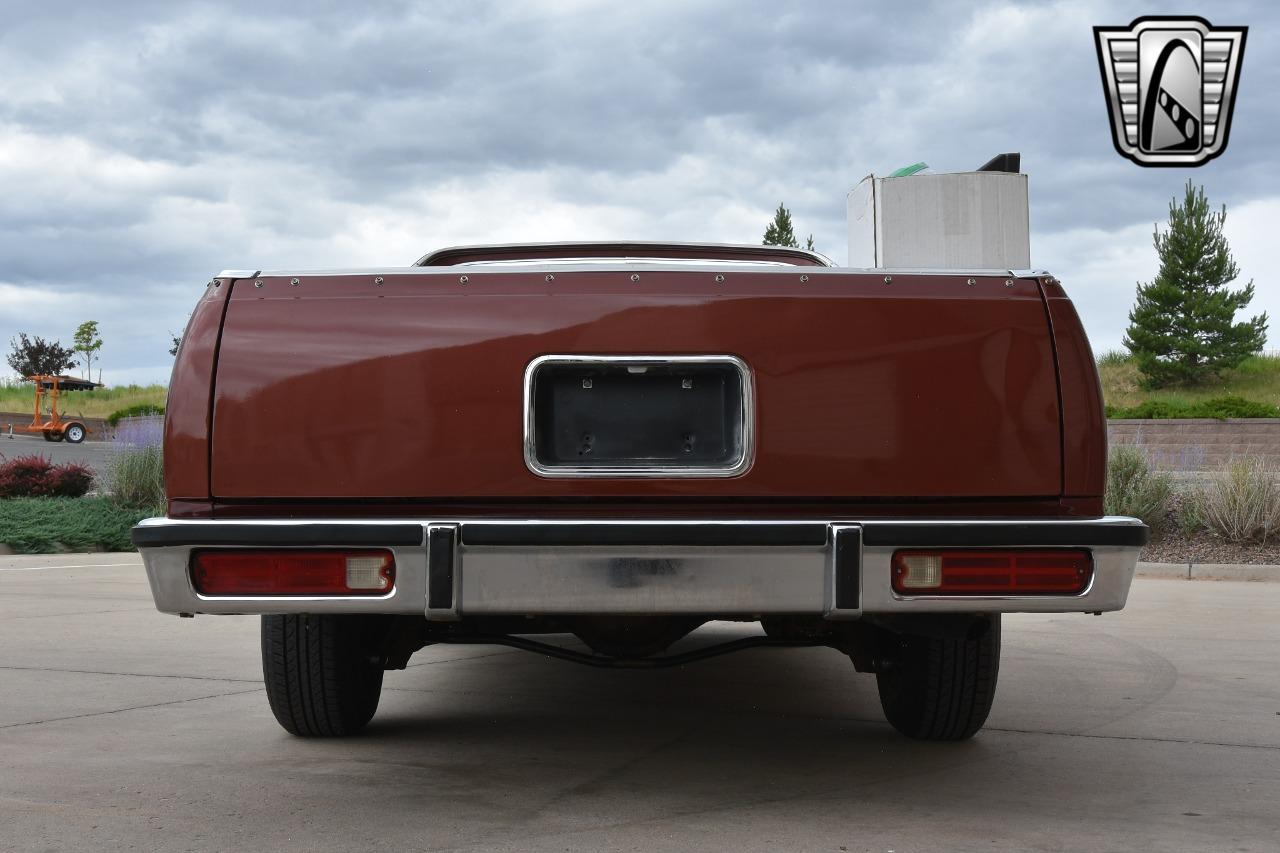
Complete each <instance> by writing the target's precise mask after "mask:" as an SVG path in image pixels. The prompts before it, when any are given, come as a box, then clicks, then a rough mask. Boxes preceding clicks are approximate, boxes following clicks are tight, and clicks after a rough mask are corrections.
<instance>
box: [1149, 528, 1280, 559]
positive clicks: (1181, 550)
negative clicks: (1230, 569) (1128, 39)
mask: <svg viewBox="0 0 1280 853" xmlns="http://www.w3.org/2000/svg"><path fill="white" fill-rule="evenodd" d="M1141 559H1142V560H1144V561H1146V562H1151V563H1238V564H1246V565H1267V564H1270V565H1280V536H1277V537H1276V539H1275V540H1272V541H1268V542H1267V543H1266V544H1265V545H1263V544H1250V545H1233V544H1232V543H1230V542H1223V541H1221V540H1220V539H1215V538H1213V537H1212V536H1210V535H1208V534H1207V533H1202V534H1199V535H1197V536H1195V537H1193V538H1191V539H1185V538H1183V537H1181V536H1179V535H1177V533H1174V532H1166V533H1164V534H1163V535H1162V536H1161V537H1160V539H1158V540H1155V541H1153V542H1151V544H1149V545H1148V546H1147V547H1145V548H1143V549H1142V557H1141Z"/></svg>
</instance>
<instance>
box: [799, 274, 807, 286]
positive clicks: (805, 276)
mask: <svg viewBox="0 0 1280 853" xmlns="http://www.w3.org/2000/svg"><path fill="white" fill-rule="evenodd" d="M808 280H809V276H807V275H802V276H800V283H801V284H804V283H805V282H806V281H808Z"/></svg>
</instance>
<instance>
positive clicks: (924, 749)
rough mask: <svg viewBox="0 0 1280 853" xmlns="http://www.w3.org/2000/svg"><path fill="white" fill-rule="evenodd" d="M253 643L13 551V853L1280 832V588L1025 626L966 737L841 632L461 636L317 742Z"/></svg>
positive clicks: (1246, 843) (970, 842) (88, 563)
mask: <svg viewBox="0 0 1280 853" xmlns="http://www.w3.org/2000/svg"><path fill="white" fill-rule="evenodd" d="M704 630H705V631H707V632H708V633H711V634H720V635H722V636H728V635H732V634H736V633H741V632H745V631H748V630H750V628H748V627H744V626H736V625H724V624H719V625H716V626H712V627H710V628H709V629H704ZM257 642H258V635H257V620H256V619H251V618H245V617H197V618H196V619H194V620H180V619H178V618H176V617H171V616H163V615H161V614H159V613H156V612H155V611H154V609H153V608H152V606H151V603H150V601H149V598H148V593H147V588H146V582H145V578H144V577H143V574H142V571H141V569H140V567H138V565H137V557H136V555H125V554H121V555H117V554H92V555H67V554H62V555H53V556H48V557H9V558H0V769H2V772H0V849H6V850H54V849H56V850H72V849H79V850H115V849H135V848H136V849H161V848H165V849H181V850H214V849H230V848H236V849H246V850H380V849H387V850H393V849H394V850H405V849H424V850H477V851H478V850H486V851H487V850H512V851H515V850H519V851H529V850H555V851H564V850H592V851H595V850H640V851H684V850H734V851H756V850H760V851H764V850H771V851H774V850H818V851H840V850H848V851H860V850H873V851H888V850H892V851H896V853H908V851H952V850H965V851H967V850H983V851H987V850H1009V851H1014V850H1016V851H1041V850H1043V851H1050V850H1054V851H1056V850H1071V851H1075V850H1134V851H1138V850H1141V851H1152V850H1158V851H1166V850H1187V851H1207V850H1245V851H1274V850H1276V849H1278V848H1280V817H1277V814H1278V813H1277V809H1276V804H1277V803H1278V802H1280V584H1269V583H1268V584H1257V583H1252V584H1251V583H1232V582H1188V581H1178V580H1146V579H1143V580H1139V581H1137V582H1136V584H1135V587H1134V590H1133V595H1132V596H1131V598H1130V605H1129V608H1128V609H1127V610H1126V611H1124V612H1122V613H1118V614H1109V615H1106V616H1102V617H1093V616H1083V615H1062V616H1054V615H1047V616H1013V617H1006V620H1005V639H1004V658H1003V672H1002V675H1001V684H1000V689H999V692H998V695H997V697H996V707H995V710H994V712H993V714H992V716H991V719H990V722H989V725H988V727H987V728H986V730H984V731H983V732H982V733H980V734H979V735H978V737H977V738H975V739H974V740H973V741H971V742H968V743H964V744H943V745H939V744H920V743H914V742H911V741H908V740H906V739H904V738H901V737H899V736H898V735H896V734H895V733H894V732H893V731H892V730H890V729H889V727H888V726H887V725H886V724H885V723H884V722H883V720H882V718H881V715H880V711H879V707H878V704H877V699H876V694H875V687H874V682H873V679H872V678H871V677H870V676H861V675H857V674H855V673H854V671H853V667H852V665H851V664H849V662H848V661H847V659H845V658H843V657H841V656H840V655H839V654H838V653H836V652H834V651H830V650H826V649H790V650H774V649H764V650H756V651H751V652H745V653H741V654H737V655H731V656H728V657H724V658H719V659H716V660H712V661H706V662H702V663H697V664H693V665H690V666H687V667H685V668H682V669H675V670H664V671H655V672H615V671H602V670H596V669H591V668H587V667H580V666H576V665H574V664H569V663H564V662H559V661H554V660H548V659H544V658H541V657H538V656H535V655H531V654H528V653H524V652H517V651H511V650H508V649H504V648H496V647H447V646H442V647H436V648H433V649H428V650H424V651H423V652H419V653H418V655H416V656H415V657H414V659H413V661H412V662H411V666H410V668H409V669H408V670H406V671H404V672H393V673H389V674H388V676H387V682H386V684H387V686H386V688H385V689H384V692H383V702H382V707H381V709H380V710H379V712H378V716H377V717H376V718H375V720H374V723H373V724H372V726H371V728H370V730H369V732H368V734H367V736H364V737H360V738H356V739H351V740H347V741H303V740H299V739H295V738H292V737H290V736H288V735H287V734H285V733H284V732H283V731H282V730H280V729H279V728H278V727H277V726H276V723H275V721H274V720H273V719H272V717H271V714H270V711H269V710H268V708H267V703H266V698H265V696H264V695H263V692H262V687H261V681H260V677H261V676H260V672H259V661H258V650H257Z"/></svg>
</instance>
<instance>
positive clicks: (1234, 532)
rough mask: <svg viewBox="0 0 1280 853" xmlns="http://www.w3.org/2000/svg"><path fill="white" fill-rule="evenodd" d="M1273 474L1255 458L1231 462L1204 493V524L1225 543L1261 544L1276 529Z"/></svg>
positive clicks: (1278, 516)
mask: <svg viewBox="0 0 1280 853" xmlns="http://www.w3.org/2000/svg"><path fill="white" fill-rule="evenodd" d="M1276 478H1277V472H1276V471H1275V470H1274V469H1273V468H1271V467H1270V466H1269V465H1267V464H1266V463H1265V462H1263V461H1262V460H1261V459H1259V458H1256V457H1246V458H1243V459H1235V460H1233V461H1231V462H1229V463H1227V464H1226V465H1225V466H1224V467H1223V468H1222V469H1221V470H1220V471H1217V472H1216V473H1215V474H1214V475H1213V476H1212V477H1211V478H1210V480H1209V483H1208V485H1207V486H1206V487H1205V490H1204V517H1205V521H1206V523H1207V524H1208V526H1209V529H1210V530H1212V531H1213V532H1214V533H1215V534H1217V535H1218V536H1220V537H1221V538H1223V539H1225V540H1227V541H1228V542H1236V543H1244V542H1263V543H1265V542H1266V541H1267V538H1268V537H1270V536H1274V535H1275V532H1276V528H1277V527H1280V485H1277V484H1276Z"/></svg>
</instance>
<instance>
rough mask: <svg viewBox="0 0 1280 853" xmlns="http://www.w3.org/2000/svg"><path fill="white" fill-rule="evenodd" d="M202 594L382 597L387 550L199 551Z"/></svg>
mask: <svg viewBox="0 0 1280 853" xmlns="http://www.w3.org/2000/svg"><path fill="white" fill-rule="evenodd" d="M191 581H192V583H193V584H195V588H196V592H199V593H200V594H201V595H383V594H385V593H388V592H390V591H391V588H392V587H393V586H394V585H395V581H396V561H395V557H393V556H392V555H391V552H390V551H371V550H358V551H198V552H196V554H195V555H194V556H193V557H192V559H191Z"/></svg>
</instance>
